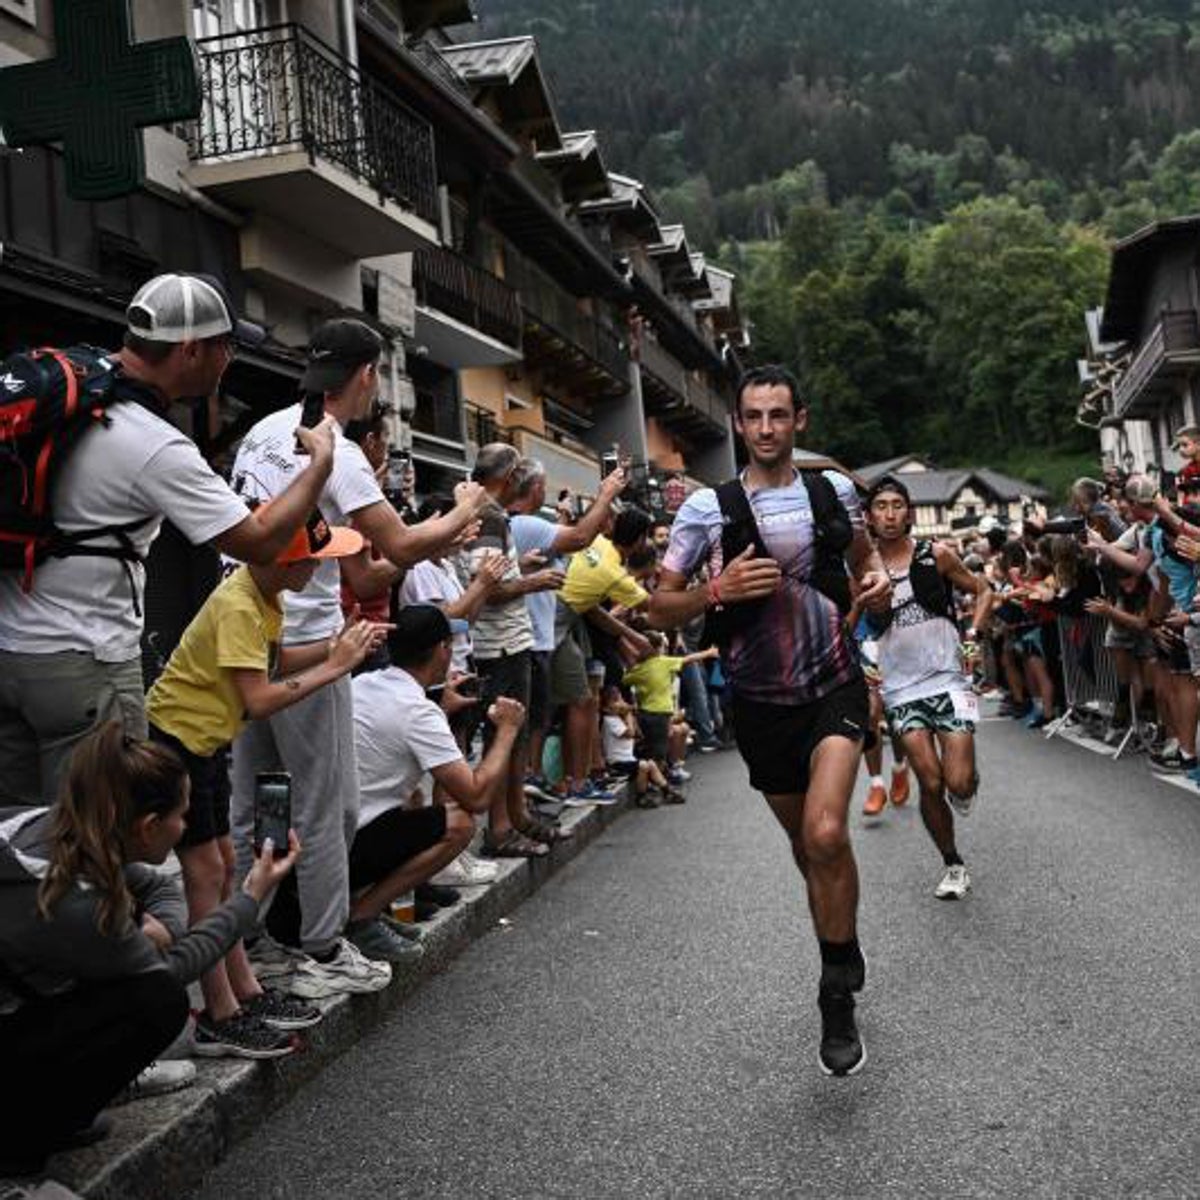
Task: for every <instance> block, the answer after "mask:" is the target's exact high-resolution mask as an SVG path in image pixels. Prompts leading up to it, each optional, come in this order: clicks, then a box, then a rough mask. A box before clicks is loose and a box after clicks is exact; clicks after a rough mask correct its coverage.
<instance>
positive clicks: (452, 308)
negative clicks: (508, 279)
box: [413, 250, 521, 347]
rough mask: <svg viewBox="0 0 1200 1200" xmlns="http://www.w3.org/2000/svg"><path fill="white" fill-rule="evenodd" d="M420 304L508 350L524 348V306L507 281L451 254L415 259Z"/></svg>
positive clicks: (437, 252) (436, 252)
mask: <svg viewBox="0 0 1200 1200" xmlns="http://www.w3.org/2000/svg"><path fill="white" fill-rule="evenodd" d="M413 283H414V285H415V286H416V289H417V304H418V305H420V306H422V307H424V308H433V309H437V310H438V311H439V312H442V313H445V314H446V315H447V316H449V317H453V318H454V319H455V320H456V321H460V322H461V323H462V324H463V325H466V326H469V327H470V328H471V329H477V330H478V331H479V332H480V333H483V334H486V335H487V336H488V337H490V338H494V339H495V340H496V341H498V342H502V343H504V345H506V346H512V347H519V346H520V345H521V305H520V303H519V302H518V300H517V294H516V292H514V291H513V289H512V288H511V287H509V286H508V284H507V283H505V282H504V280H503V279H499V278H497V276H495V275H492V274H491V273H490V272H488V271H485V270H483V268H482V267H477V266H476V265H475V264H474V263H472V262H469V261H468V260H467V259H465V258H463V257H462V256H461V255H460V254H455V253H454V252H453V251H450V250H422V251H420V252H419V253H418V254H416V255H415V256H414V258H413Z"/></svg>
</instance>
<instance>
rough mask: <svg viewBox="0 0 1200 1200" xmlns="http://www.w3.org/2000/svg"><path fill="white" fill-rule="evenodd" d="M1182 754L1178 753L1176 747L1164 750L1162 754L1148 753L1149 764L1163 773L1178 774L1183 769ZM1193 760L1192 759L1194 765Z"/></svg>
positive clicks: (1183, 760)
mask: <svg viewBox="0 0 1200 1200" xmlns="http://www.w3.org/2000/svg"><path fill="white" fill-rule="evenodd" d="M1185 761H1186V760H1185V759H1184V757H1183V755H1182V754H1180V753H1179V749H1178V747H1176V748H1175V749H1174V750H1168V751H1164V752H1163V753H1162V754H1152V755H1150V765H1151V766H1152V767H1153V768H1154V769H1155V770H1156V771H1159V772H1162V773H1163V774H1165V775H1178V774H1179V773H1180V772H1182V771H1183V769H1184V766H1183V764H1184V762H1185ZM1194 762H1195V760H1193V765H1194Z"/></svg>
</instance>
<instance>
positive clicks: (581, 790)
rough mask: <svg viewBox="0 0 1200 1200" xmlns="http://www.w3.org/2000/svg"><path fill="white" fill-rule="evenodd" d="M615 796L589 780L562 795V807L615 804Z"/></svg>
mask: <svg viewBox="0 0 1200 1200" xmlns="http://www.w3.org/2000/svg"><path fill="white" fill-rule="evenodd" d="M616 803H617V797H616V796H615V795H614V794H613V793H612V792H606V791H605V790H604V789H603V788H598V787H596V785H595V784H594V783H592V782H591V781H590V780H589V781H588V782H587V783H585V784H583V785H582V786H581V787H577V788H574V789H573V790H572V791H569V792H568V793H567V794H566V796H565V797H563V808H587V807H588V806H589V805H592V804H598V805H608V804H616Z"/></svg>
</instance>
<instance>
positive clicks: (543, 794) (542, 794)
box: [525, 775, 558, 804]
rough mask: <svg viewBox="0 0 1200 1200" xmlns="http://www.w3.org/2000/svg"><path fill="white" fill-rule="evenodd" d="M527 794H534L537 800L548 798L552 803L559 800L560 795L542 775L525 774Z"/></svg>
mask: <svg viewBox="0 0 1200 1200" xmlns="http://www.w3.org/2000/svg"><path fill="white" fill-rule="evenodd" d="M525 795H527V796H532V797H534V799H535V800H547V801H549V802H550V803H552V804H555V803H557V802H558V797H557V796H556V795H555V794H554V793H553V792H552V791H551V790H550V785H549V784H548V783H547V782H546V781H545V780H544V779H543V778H542V777H541V776H540V775H526V776H525Z"/></svg>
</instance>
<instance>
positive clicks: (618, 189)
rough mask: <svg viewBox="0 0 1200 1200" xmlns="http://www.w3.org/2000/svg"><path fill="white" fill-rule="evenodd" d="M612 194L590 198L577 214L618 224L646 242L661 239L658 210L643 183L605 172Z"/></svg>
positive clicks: (657, 241) (656, 241)
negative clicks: (603, 197)
mask: <svg viewBox="0 0 1200 1200" xmlns="http://www.w3.org/2000/svg"><path fill="white" fill-rule="evenodd" d="M608 183H609V188H610V191H611V195H609V196H608V197H606V198H605V199H603V200H592V201H589V202H588V203H586V204H581V205H580V206H579V215H580V217H583V218H585V219H588V218H590V219H592V220H601V221H608V222H609V223H610V224H613V225H619V226H620V227H621V228H622V229H624V230H625V231H626V232H627V233H630V234H632V235H633V236H634V237H636V238H638V239H639V240H640V241H643V242H646V243H647V244H651V245H653V244H656V243H659V242H661V241H662V229H661V227H660V225H659V220H658V213H657V212H656V211H655V208H654V204H653V202H652V201H651V199H650V195H649V193H648V192H647V190H646V185H645V184H644V183H642V182H641V181H640V180H637V179H630V178H629V177H628V176H627V175H617V174H614V173H613V172H612V171H610V172H609V173H608Z"/></svg>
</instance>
